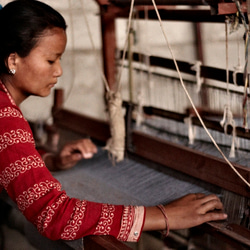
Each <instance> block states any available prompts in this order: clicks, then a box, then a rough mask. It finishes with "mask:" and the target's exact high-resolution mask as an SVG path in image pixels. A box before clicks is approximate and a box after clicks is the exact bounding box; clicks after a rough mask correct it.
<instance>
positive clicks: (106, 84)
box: [69, 0, 110, 92]
mask: <svg viewBox="0 0 250 250" xmlns="http://www.w3.org/2000/svg"><path fill="white" fill-rule="evenodd" d="M69 2H70V0H69ZM83 2H84V0H81V1H80V3H81V7H82V12H83V18H84V21H85V24H86V27H87V31H88V36H89V39H90V43H91V46H92V49H93V51H94V52H95V60H96V63H97V66H98V68H99V72H100V74H101V77H102V80H103V82H104V84H105V88H106V91H107V92H109V91H110V88H109V84H108V81H107V79H106V77H105V74H104V72H103V70H102V67H101V64H100V62H99V60H98V58H99V57H98V54H97V49H96V47H95V43H94V40H93V36H92V33H91V30H90V26H89V22H88V19H87V15H86V12H85V8H84V4H83Z"/></svg>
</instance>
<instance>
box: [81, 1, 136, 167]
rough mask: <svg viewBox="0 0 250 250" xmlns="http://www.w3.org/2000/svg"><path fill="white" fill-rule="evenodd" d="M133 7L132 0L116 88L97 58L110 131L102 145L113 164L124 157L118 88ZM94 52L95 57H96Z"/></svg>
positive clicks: (123, 136)
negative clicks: (109, 80)
mask: <svg viewBox="0 0 250 250" xmlns="http://www.w3.org/2000/svg"><path fill="white" fill-rule="evenodd" d="M81 6H82V10H83V16H84V19H85V22H86V25H87V30H88V34H89V38H90V40H91V44H92V48H93V50H94V51H95V52H96V49H95V46H94V42H93V37H92V35H91V32H90V27H89V22H88V20H87V17H86V13H85V9H84V6H83V0H81ZM133 7H134V0H132V2H131V8H130V13H129V20H128V27H127V34H126V40H125V45H124V49H123V56H122V64H121V68H120V74H119V77H118V82H117V89H116V90H115V91H114V90H111V89H110V88H109V85H108V82H107V79H106V77H105V75H104V72H103V71H102V70H101V67H100V63H99V61H98V60H96V61H97V65H98V66H99V69H100V72H101V76H102V79H103V81H104V83H105V87H106V91H107V92H106V99H107V103H108V114H109V123H110V132H111V138H109V139H108V141H107V143H106V146H105V147H104V149H105V150H107V151H108V152H109V155H110V157H111V159H112V162H113V164H115V162H120V161H122V160H123V159H124V151H125V122H124V116H123V110H122V98H121V94H120V88H121V75H122V71H123V69H124V61H125V55H126V49H127V46H128V39H129V32H130V28H131V19H132V14H133ZM97 58H98V57H97V54H96V59H97Z"/></svg>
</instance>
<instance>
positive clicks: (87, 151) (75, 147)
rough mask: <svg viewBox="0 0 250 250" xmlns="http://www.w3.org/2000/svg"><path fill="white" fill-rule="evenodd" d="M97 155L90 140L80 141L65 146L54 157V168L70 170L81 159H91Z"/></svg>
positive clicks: (94, 146)
mask: <svg viewBox="0 0 250 250" xmlns="http://www.w3.org/2000/svg"><path fill="white" fill-rule="evenodd" d="M95 153H97V147H96V145H95V144H94V143H93V142H92V141H91V140H90V139H81V140H77V141H72V142H69V143H67V144H65V145H64V146H63V148H62V150H61V151H60V152H59V153H58V154H57V156H56V160H55V162H56V168H57V169H60V170H65V169H69V168H72V167H73V166H74V165H75V164H76V163H77V162H78V161H80V160H81V159H89V158H92V157H93V155H94V154H95Z"/></svg>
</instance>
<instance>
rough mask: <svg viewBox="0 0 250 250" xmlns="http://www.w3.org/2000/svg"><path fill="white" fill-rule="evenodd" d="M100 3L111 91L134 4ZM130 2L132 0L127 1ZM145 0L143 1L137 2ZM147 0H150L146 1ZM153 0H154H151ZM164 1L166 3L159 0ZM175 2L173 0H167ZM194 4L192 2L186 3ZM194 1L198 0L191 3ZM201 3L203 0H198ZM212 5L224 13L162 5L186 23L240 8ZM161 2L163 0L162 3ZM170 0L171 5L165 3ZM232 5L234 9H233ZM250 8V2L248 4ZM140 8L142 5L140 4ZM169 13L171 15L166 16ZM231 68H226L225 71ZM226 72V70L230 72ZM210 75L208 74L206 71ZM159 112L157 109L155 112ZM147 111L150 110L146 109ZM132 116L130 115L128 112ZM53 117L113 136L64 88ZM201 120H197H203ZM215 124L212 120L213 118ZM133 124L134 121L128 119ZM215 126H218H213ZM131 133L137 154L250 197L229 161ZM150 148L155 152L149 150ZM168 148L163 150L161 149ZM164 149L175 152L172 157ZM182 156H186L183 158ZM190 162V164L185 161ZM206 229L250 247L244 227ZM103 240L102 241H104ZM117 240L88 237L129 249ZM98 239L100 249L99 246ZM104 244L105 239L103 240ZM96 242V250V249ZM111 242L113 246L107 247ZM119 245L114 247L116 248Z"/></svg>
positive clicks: (249, 175)
mask: <svg viewBox="0 0 250 250" xmlns="http://www.w3.org/2000/svg"><path fill="white" fill-rule="evenodd" d="M96 2H97V3H98V4H99V6H100V12H101V16H100V19H101V28H102V45H103V62H104V64H103V65H104V72H105V76H106V78H107V81H108V83H109V86H110V89H114V88H115V84H116V62H115V55H116V35H115V19H116V18H118V17H124V18H127V17H128V13H129V8H128V6H126V5H125V6H119V5H115V4H112V3H111V2H119V1H108V0H96ZM124 2H130V1H124ZM136 2H142V1H135V3H136ZM144 2H147V1H144ZM148 2H149V1H148ZM159 2H164V1H159ZM165 2H169V3H171V1H167V0H166V1H165ZM174 2H175V5H176V4H178V3H179V2H180V3H181V2H182V3H183V1H174ZM184 2H189V1H184ZM191 2H194V1H190V3H191ZM196 2H197V3H198V2H200V1H199V0H197V1H196ZM208 2H209V3H211V4H212V9H213V11H214V10H216V11H217V14H218V13H219V14H222V15H211V12H209V11H207V10H197V9H192V10H176V9H169V8H168V9H165V8H164V7H163V8H160V13H161V16H162V18H163V19H165V20H182V21H191V22H224V16H223V15H224V14H227V13H230V12H231V13H234V11H235V8H234V7H233V6H232V5H230V3H224V2H223V1H208ZM156 3H157V1H156ZM165 4H166V3H165ZM229 5H230V8H229ZM244 6H245V5H244ZM137 7H138V8H140V6H137ZM139 16H140V18H143V12H139ZM165 17H167V18H165ZM155 18H156V17H155V15H154V14H153V11H152V12H149V19H155ZM198 45H199V46H198V50H199V49H201V48H200V46H201V43H198ZM206 70H208V68H206V67H204V69H203V71H204V72H206ZM216 70H217V69H212V71H216ZM224 72H225V71H224ZM224 72H223V73H224ZM204 74H205V73H204ZM219 75H220V76H222V75H223V77H224V76H225V73H224V74H222V73H221V74H219ZM150 110H151V111H148V112H153V113H154V114H157V112H164V111H161V110H160V111H159V110H157V109H150ZM152 110H153V111H152ZM144 111H146V109H144ZM167 115H170V116H172V118H173V117H176V114H169V113H168V114H167ZM127 117H128V118H130V114H129V113H128V115H127ZM53 118H54V123H55V125H56V126H58V127H63V128H67V129H70V130H73V131H75V132H78V133H80V134H86V135H89V136H91V137H93V138H95V139H96V140H99V141H101V142H106V141H107V139H108V138H109V137H110V131H109V125H108V123H106V122H103V121H101V120H98V119H93V118H90V117H88V116H84V115H80V114H78V113H75V112H72V111H69V110H66V109H64V108H63V98H62V92H61V91H56V92H55V103H54V107H53ZM182 118H183V117H180V116H178V118H176V119H177V120H178V119H180V120H181V119H182ZM198 123H199V122H197V124H198ZM208 123H209V121H208ZM128 124H129V123H128ZM212 126H214V125H212ZM127 129H128V131H127V135H128V136H129V137H130V138H129V140H130V141H132V144H133V149H132V150H131V149H130V148H127V149H126V150H127V151H129V152H130V153H132V154H135V155H138V156H140V157H143V158H145V159H148V160H150V161H153V162H156V163H159V164H161V165H162V166H167V167H170V168H173V169H175V170H178V171H181V172H183V173H186V174H188V175H191V176H193V177H196V178H199V179H201V180H203V181H206V182H209V183H211V184H214V185H217V186H220V187H221V188H223V189H226V190H229V191H232V192H235V193H237V194H240V195H242V196H245V197H248V198H250V192H249V188H248V187H247V185H246V184H245V183H243V182H242V180H240V179H239V178H235V173H234V172H233V171H232V170H231V169H230V168H229V166H228V164H227V163H225V162H224V161H223V160H221V159H218V158H216V157H212V156H208V155H206V154H204V153H200V152H197V151H195V150H190V149H188V148H186V147H182V146H179V145H176V144H174V143H172V142H166V141H162V140H160V139H156V138H153V137H151V136H147V135H145V134H143V133H140V132H135V131H132V130H130V127H129V125H128V126H127ZM242 133H243V134H244V135H245V136H246V137H248V138H249V132H248V133H245V131H243V132H242ZM148 149H150V150H148ZM161 152H162V153H161ZM164 152H170V153H169V154H168V155H166V154H165V153H164ZM178 156H181V157H178ZM184 162H185V164H184ZM185 165H190V166H192V168H188V169H187V168H185ZM234 166H235V168H236V169H237V170H238V171H239V172H240V174H241V175H242V176H243V178H245V179H246V180H247V181H248V182H249V181H250V170H249V169H248V168H246V167H244V166H240V165H237V164H234ZM225 172H227V176H226V177H225V175H224V173H225ZM205 227H206V230H210V231H213V232H214V230H215V231H216V230H217V231H220V234H222V236H223V238H226V239H227V240H229V241H230V240H231V239H233V240H236V241H239V244H243V245H245V244H247V246H250V242H245V240H244V239H243V240H242V239H239V237H238V236H237V234H238V232H239V229H238V228H235V231H234V230H233V231H232V232H231V233H230V232H229V235H228V232H223V230H221V229H222V228H221V227H220V226H218V228H216V226H215V225H211V224H206V225H205ZM100 239H101V240H100ZM111 241H112V243H111V245H110V238H109V237H100V236H91V237H87V238H86V241H85V242H86V244H85V248H84V249H86V250H88V249H123V248H122V246H121V245H120V242H117V244H119V247H118V248H117V247H116V243H115V240H114V239H112V240H111ZM97 242H98V247H97V245H96V244H97ZM100 242H101V243H100ZM92 245H93V246H95V247H93V248H91V247H92ZM107 245H108V248H107V247H106V246H107ZM111 246H113V248H112V247H111ZM124 249H128V248H127V246H125V245H124Z"/></svg>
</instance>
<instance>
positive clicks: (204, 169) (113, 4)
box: [54, 0, 250, 249]
mask: <svg viewBox="0 0 250 250" xmlns="http://www.w3.org/2000/svg"><path fill="white" fill-rule="evenodd" d="M97 3H98V4H99V5H100V12H101V13H102V15H101V25H102V38H103V40H102V41H103V62H104V72H105V76H106V78H107V82H108V83H109V86H110V88H111V89H116V88H117V80H116V74H115V72H116V71H117V68H116V67H117V65H116V64H120V65H122V57H123V55H124V52H126V54H125V58H126V60H128V63H127V64H126V65H125V66H124V65H122V66H123V67H125V68H127V71H126V72H127V73H128V75H129V81H131V78H133V77H132V76H134V75H136V74H137V75H143V80H144V81H143V82H145V83H144V85H145V86H144V88H145V89H146V88H147V86H146V85H147V81H146V80H145V79H147V77H148V76H149V72H148V70H147V66H148V65H150V66H154V67H159V68H163V69H167V70H168V71H171V72H173V71H175V70H176V66H175V64H174V63H173V59H172V58H164V57H159V56H154V55H150V56H148V55H147V54H143V53H138V52H135V51H133V52H132V53H131V51H130V50H129V48H128V50H127V51H122V50H121V51H120V53H117V47H116V46H117V45H116V36H115V20H116V18H128V17H129V7H130V4H131V1H119V0H118V1H98V0H97ZM134 4H135V7H134V8H135V9H136V16H137V18H139V19H140V20H141V19H145V17H146V14H145V13H146V12H145V6H147V17H148V19H150V20H156V19H157V16H156V14H155V10H154V9H153V7H152V1H135V2H134ZM156 4H157V6H159V13H160V15H161V18H162V19H163V20H164V21H167V20H181V21H187V22H194V23H196V24H197V27H198V24H199V22H218V23H225V17H226V16H227V15H234V14H235V13H236V12H237V6H236V4H235V3H234V2H233V1H227V3H225V2H224V1H207V4H206V5H209V6H210V9H209V10H208V9H202V8H201V9H199V8H187V9H179V8H175V6H176V5H189V6H196V7H197V6H202V5H204V3H203V1H156ZM172 5H175V6H172ZM166 6H167V8H165V7H166ZM171 6H172V7H171ZM248 6H249V2H248V1H241V10H242V12H243V13H244V15H246V17H247V14H248ZM197 32H198V31H197ZM197 37H199V33H197ZM197 47H198V49H197V51H198V52H197V54H198V57H199V59H202V53H201V51H202V43H201V41H200V40H199V39H198V40H197ZM117 54H118V56H117ZM115 58H116V59H117V60H114V59H115ZM131 60H132V61H133V66H131V65H132V64H131ZM177 64H178V67H179V70H180V71H181V72H182V73H184V74H185V75H188V77H187V79H185V80H184V82H185V85H187V88H188V89H189V91H190V92H191V95H192V97H193V98H196V99H195V102H196V104H198V107H197V109H198V112H199V114H200V116H201V117H202V121H203V122H204V124H205V125H206V127H207V129H208V130H209V132H210V133H211V134H212V136H213V137H214V138H215V140H216V141H217V143H218V144H219V147H220V149H222V150H223V152H224V153H225V155H226V156H227V157H228V156H229V154H230V146H231V143H232V140H231V136H232V134H233V127H232V126H231V124H229V126H227V129H226V130H225V127H223V126H222V124H221V120H222V118H223V108H222V107H221V104H217V106H216V105H215V106H212V105H211V103H213V96H220V98H221V99H222V100H223V99H224V100H226V98H227V94H228V93H227V85H228V84H230V85H233V84H235V81H237V87H239V88H240V86H244V84H245V79H246V78H245V75H244V72H237V74H235V72H234V71H233V70H229V69H225V68H218V67H217V68H216V67H211V66H206V65H201V66H200V77H201V78H204V79H205V83H204V84H203V85H202V87H201V92H200V93H199V95H197V92H196V89H197V85H196V79H197V78H195V77H197V71H196V70H195V69H194V66H195V65H194V64H192V63H190V62H187V61H185V60H177ZM141 65H144V67H143V66H141ZM145 66H146V67H145ZM190 76H191V78H190ZM150 77H151V78H154V82H155V85H156V87H155V89H154V91H156V92H157V91H159V92H158V98H156V99H159V98H160V96H161V93H162V92H164V93H172V94H173V93H175V94H173V95H176V93H178V95H179V99H180V100H181V101H182V102H183V106H182V107H173V106H171V105H173V102H170V103H167V101H166V100H164V101H166V103H165V106H164V105H163V106H160V105H158V104H157V102H155V103H154V104H152V103H151V104H150V105H147V103H146V104H145V103H144V105H143V106H142V107H139V102H137V101H136V100H134V99H132V98H131V96H130V97H129V98H127V100H124V101H123V106H124V107H126V116H125V119H126V120H125V121H126V150H125V155H126V158H125V159H124V161H122V162H120V163H117V164H116V166H115V169H116V168H117V169H119V170H114V169H109V170H107V169H108V167H107V165H109V166H112V164H111V163H108V161H109V158H108V157H107V154H106V153H104V155H106V157H104V159H103V158H102V159H101V160H100V164H104V163H103V161H105V162H107V165H106V164H104V166H105V167H104V168H105V171H111V172H113V171H114V172H116V171H118V172H119V171H121V172H119V174H117V177H116V178H113V177H111V179H112V180H113V181H114V184H112V186H113V185H114V186H115V187H118V186H119V185H120V184H121V183H122V179H123V178H126V176H127V179H125V182H127V181H129V180H132V179H133V180H135V181H134V182H133V183H131V182H129V185H128V186H126V185H125V186H123V185H121V188H122V189H123V191H125V190H130V188H131V189H132V190H130V191H129V192H128V193H131V192H132V191H134V190H141V189H143V191H145V195H146V197H147V198H148V199H146V200H144V201H143V198H142V196H143V195H142V193H143V192H142V193H140V194H138V196H137V197H133V198H132V199H130V200H129V202H131V203H133V202H134V200H133V199H135V201H136V202H139V203H141V204H144V205H154V204H156V203H157V202H161V203H164V202H168V201H170V200H171V199H173V198H174V197H173V196H172V195H173V194H169V197H168V195H166V197H167V198H166V197H164V195H163V196H161V195H160V197H159V196H158V195H156V194H155V195H152V197H151V196H150V198H149V197H148V193H147V188H148V187H150V188H151V189H148V192H149V193H150V190H151V192H154V190H158V189H157V188H159V190H162V189H163V190H164V185H163V186H161V185H162V183H164V184H165V183H169V185H168V184H166V185H167V187H168V188H170V184H171V178H172V177H173V176H174V177H176V178H177V179H178V181H180V183H178V181H177V180H175V181H174V182H176V183H178V184H176V185H174V184H173V185H174V187H175V189H176V190H179V189H181V187H182V185H183V189H181V193H182V194H183V192H185V191H186V190H188V191H191V190H193V191H194V190H195V189H196V188H197V190H200V188H202V189H203V188H204V192H213V191H214V192H216V193H218V194H219V195H221V198H222V201H223V202H224V205H225V209H226V211H228V214H229V219H228V221H227V222H226V223H213V222H211V223H206V225H202V226H201V227H199V230H202V232H206V233H209V234H211V235H215V238H222V239H223V242H226V243H223V244H228V243H229V244H231V246H233V247H236V248H237V249H247V248H249V246H250V242H249V240H250V231H249V196H250V194H249V186H248V185H247V184H246V183H249V165H250V161H249V138H250V134H249V130H248V129H247V128H246V127H244V126H243V125H242V122H241V121H242V118H241V116H240V115H239V113H241V111H239V110H240V109H241V108H242V107H241V104H239V102H238V103H237V102H236V103H237V104H238V106H237V105H236V106H234V110H233V114H234V118H235V121H236V124H237V125H236V126H235V132H236V134H237V137H238V139H239V141H240V143H239V145H241V146H240V148H239V149H236V151H235V155H234V157H233V158H230V162H232V164H233V166H234V168H235V169H236V171H237V172H238V173H239V174H240V176H241V177H242V178H243V179H244V180H245V181H246V182H244V181H242V179H241V178H239V176H237V174H236V173H235V172H234V171H233V170H232V169H231V168H230V166H229V165H228V163H227V162H226V161H225V160H224V159H223V157H222V156H221V155H220V153H219V152H218V150H217V149H216V147H214V145H213V143H211V141H210V139H209V138H208V137H207V135H206V133H205V131H204V129H203V127H202V126H201V121H200V120H199V119H198V117H197V115H196V113H195V112H194V109H193V107H192V106H191V105H190V103H189V102H185V101H184V99H185V98H184V95H181V94H180V93H181V91H182V90H181V86H180V82H179V78H178V76H176V75H173V74H170V75H167V74H165V73H152V72H151V73H150ZM190 79H191V80H190ZM211 81H219V82H221V83H223V84H224V85H225V86H223V87H218V86H215V85H213V84H209V83H210V82H211ZM130 83H131V82H130ZM133 84H136V83H134V82H133ZM176 85H177V87H174V86H176ZM220 86H221V85H220ZM130 87H131V86H130ZM132 88H133V87H132ZM134 88H135V87H134ZM145 89H144V92H145V91H148V90H145ZM174 89H175V90H176V92H174ZM182 92H183V91H182ZM57 95H59V96H60V92H58V93H57ZM156 96H157V94H156ZM148 98H149V97H148ZM230 98H231V99H232V100H239V99H241V98H242V92H241V91H237V88H236V90H235V89H234V90H230ZM56 99H57V98H56ZM59 99H61V97H60V98H59ZM149 99H150V98H149ZM177 103H178V101H177ZM223 103H225V102H223ZM209 104H210V105H209ZM61 105H62V103H61ZM61 105H57V106H58V107H57V108H55V110H57V111H56V112H55V113H54V114H55V115H54V121H55V124H56V125H57V126H58V127H61V128H70V129H71V130H73V131H75V132H77V133H81V134H82V133H83V134H88V135H90V136H91V137H92V138H95V139H97V140H99V141H103V142H104V141H106V140H107V139H108V138H109V137H110V130H109V125H108V124H106V123H105V122H103V121H98V120H95V119H94V120H93V119H90V118H89V117H85V116H83V115H81V116H78V114H76V113H73V112H71V111H68V110H65V109H62V108H61ZM159 106H160V107H159ZM139 108H141V111H140V112H142V116H143V118H142V121H141V122H140V126H138V125H137V121H136V119H137V114H138V112H139V111H138V110H140V109H139ZM69 118H70V119H69ZM72 120H74V121H75V123H74V124H72V122H70V124H68V122H67V121H72ZM83 124H84V125H83ZM188 124H189V125H188ZM190 124H191V127H189V128H190V129H192V128H193V126H195V130H196V133H195V138H194V141H192V142H190V131H189V130H188V129H187V128H188V126H190ZM92 128H93V129H92ZM127 164H128V165H129V166H130V167H131V166H132V165H135V166H136V167H135V169H134V170H133V171H135V172H133V171H132V169H130V167H128V165H127ZM130 164H131V165H130ZM137 164H139V165H137ZM140 164H142V165H140ZM152 165H153V166H152ZM142 166H147V167H148V166H150V169H154V170H157V172H154V174H156V175H158V174H163V173H164V174H166V177H165V178H166V179H165V181H164V180H162V181H163V182H161V178H159V179H157V178H156V179H154V178H155V177H154V174H153V173H151V174H152V176H151V175H150V173H148V174H147V173H145V175H143V171H144V170H142V169H141V170H140V167H142ZM137 167H138V169H136V168H137ZM132 168H133V167H132ZM142 168H143V167H142ZM91 169H92V168H91ZM146 169H147V170H148V168H146ZM123 170H124V172H123ZM137 170H138V173H137V174H136V171H137ZM147 170H146V172H147ZM105 171H104V173H99V175H100V177H99V178H98V179H99V181H100V180H102V181H105V180H106V181H107V182H108V183H110V182H111V180H110V179H106V178H107V176H106V175H105ZM126 171H128V173H127V172H126ZM169 171H170V172H171V171H173V172H171V173H170V172H169ZM129 172H131V173H132V174H131V175H130V174H129ZM139 173H140V174H142V176H140V174H139ZM95 174H97V172H95ZM112 174H114V173H112ZM112 174H110V176H112ZM183 174H184V175H183ZM97 175H98V174H97ZM108 175H109V174H108ZM118 176H123V178H122V179H120V178H118ZM177 176H179V177H177ZM181 176H182V177H181ZM183 176H185V177H183ZM133 177H134V178H135V179H134V178H133ZM168 178H169V179H168ZM182 178H184V179H182ZM186 178H188V179H189V178H190V179H189V180H188V181H187V179H186ZM152 180H153V183H157V184H156V186H154V185H153V184H152V183H151V181H152ZM113 181H112V182H113ZM116 181H117V183H116ZM123 181H124V180H123ZM182 181H184V182H185V181H187V182H189V184H190V186H186V187H185V184H183V183H181V182H182ZM185 183H186V182H185ZM137 184H138V186H137ZM157 185H159V186H158V187H157ZM153 186H154V187H153ZM189 188H190V189H189ZM184 190H185V191H184ZM135 193H136V192H135ZM156 193H157V192H156ZM170 193H171V192H170ZM178 195H180V193H179V194H177V193H175V192H174V196H175V198H176V196H178ZM125 197H127V195H126V194H124V199H125V200H126V198H125ZM138 197H140V198H139V199H138ZM125 202H126V201H125ZM167 241H168V240H167V239H166V242H167ZM91 242H92V243H93V242H95V237H89V238H88V244H90V245H91ZM93 244H95V243H93ZM217 244H219V243H218V242H217ZM223 244H222V246H223ZM207 247H208V248H209V249H213V247H212V246H211V245H207ZM216 247H218V245H217V246H216ZM216 247H215V249H216ZM224 247H225V246H224ZM227 247H229V246H228V245H227ZM103 249H105V248H103Z"/></svg>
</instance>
